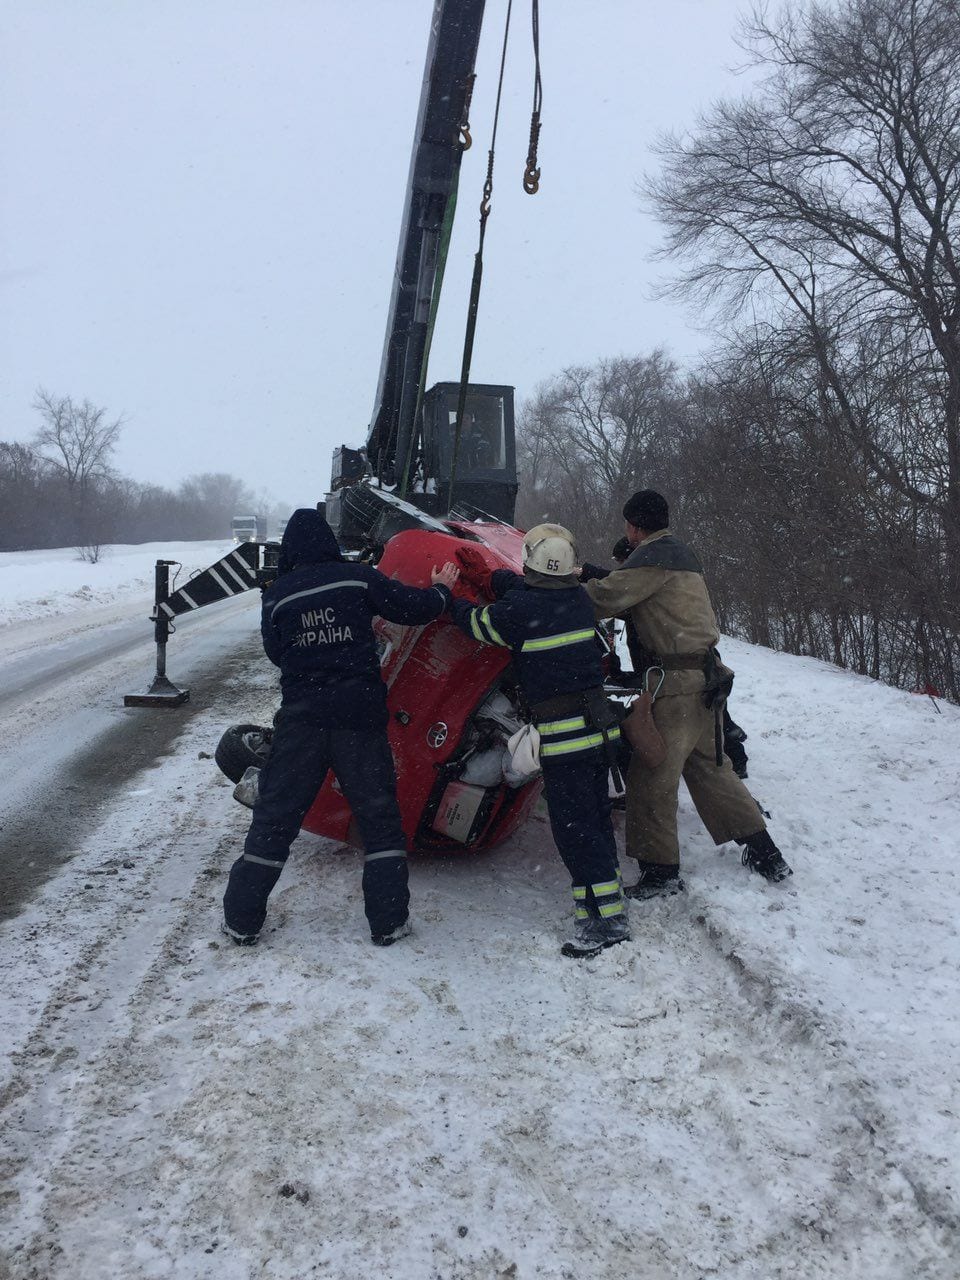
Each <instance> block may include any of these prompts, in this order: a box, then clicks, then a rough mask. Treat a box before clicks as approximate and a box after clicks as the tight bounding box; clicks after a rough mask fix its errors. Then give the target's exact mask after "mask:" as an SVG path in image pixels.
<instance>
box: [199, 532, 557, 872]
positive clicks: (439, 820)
mask: <svg viewBox="0 0 960 1280" xmlns="http://www.w3.org/2000/svg"><path fill="white" fill-rule="evenodd" d="M432 523H434V526H435V527H434V528H430V529H422V528H414V529H409V530H407V531H404V532H401V533H397V534H394V536H393V537H391V538H390V539H389V541H388V542H387V543H386V545H385V547H384V550H383V554H382V556H381V557H380V559H379V561H378V564H377V568H378V569H379V570H380V571H381V573H384V574H386V575H387V576H388V577H395V578H398V579H401V580H402V581H404V582H406V583H409V584H411V585H413V586H429V585H430V570H431V568H432V567H433V566H434V565H436V564H440V563H442V562H443V561H445V560H450V559H454V558H455V553H456V550H457V546H458V544H459V545H460V546H469V547H470V550H471V553H472V555H473V557H474V558H475V559H476V558H477V557H479V558H480V559H482V561H483V563H484V565H485V567H486V568H487V569H489V570H494V569H512V570H513V571H514V572H517V573H519V572H520V571H521V568H522V566H521V559H520V554H521V545H522V538H523V535H522V534H521V533H520V532H519V530H517V529H515V528H513V527H512V526H509V525H506V524H502V523H500V522H496V521H492V522H490V523H479V522H478V523H472V522H467V521H453V520H449V521H446V522H444V524H443V526H441V524H440V522H439V521H437V522H432ZM441 527H443V528H444V529H445V531H444V532H441V531H440V529H441ZM456 591H457V594H458V595H463V596H465V597H467V598H471V599H473V598H475V594H474V592H473V589H472V587H471V586H470V584H469V582H467V581H464V580H461V582H460V583H459V584H458V586H457V588H456ZM374 631H375V633H376V635H377V639H378V643H379V646H380V667H381V672H382V675H383V679H384V682H385V683H386V686H387V707H388V710H389V713H390V722H389V726H388V730H387V733H388V737H389V740H390V746H391V749H392V751H393V758H394V762H395V765H396V770H397V798H398V800H399V804H400V813H401V817H402V820H403V827H404V832H405V834H406V836H407V840H408V841H409V846H410V848H411V849H412V850H415V851H417V852H436V853H442V852H452V851H453V852H471V851H479V850H483V849H488V848H490V847H492V846H493V845H495V844H498V843H499V842H500V841H502V840H505V839H506V838H507V837H508V836H509V835H511V834H512V832H514V831H515V830H516V829H517V827H519V826H520V825H521V823H523V822H524V821H525V820H526V818H527V817H528V816H529V815H530V813H531V811H532V809H533V808H534V807H535V805H536V803H537V800H538V799H539V796H540V791H541V787H542V783H541V780H540V778H539V777H534V778H532V779H531V778H530V777H529V775H525V774H524V775H521V774H518V773H516V772H514V770H513V768H512V763H511V757H510V752H509V751H508V749H507V739H508V738H509V737H510V736H511V735H512V734H513V733H515V732H516V731H517V730H518V729H520V728H521V727H522V725H523V718H522V716H521V713H520V710H519V707H518V703H517V692H516V687H515V683H514V680H513V672H512V667H511V663H510V654H509V652H508V651H505V650H504V649H501V648H495V647H492V646H489V645H483V644H480V643H479V642H478V641H476V640H473V639H471V638H470V637H469V636H466V635H464V634H463V632H462V631H460V630H459V629H458V628H457V627H455V626H453V625H452V624H451V623H450V622H449V621H448V620H447V619H446V618H445V617H441V618H439V619H437V620H436V621H434V622H431V623H428V624H427V625H425V626H419V627H416V626H415V627H407V626H401V625H399V624H397V623H393V622H388V621H386V620H385V619H383V618H378V619H377V620H376V621H375V623H374ZM269 743H270V731H269V729H265V728H260V727H258V726H256V725H237V726H234V727H233V728H231V729H229V730H228V731H227V733H226V734H225V735H224V738H223V740H222V741H221V743H220V746H219V747H218V749H217V763H218V764H219V765H220V767H221V768H222V769H223V770H224V772H225V773H227V775H228V776H229V777H230V778H231V779H232V780H233V781H238V780H239V778H240V775H241V774H242V772H243V771H244V769H245V768H246V767H247V766H248V765H252V766H253V767H257V766H259V765H262V764H263V762H264V760H265V759H266V755H267V754H268V752H269ZM303 829H304V830H306V831H311V832H314V833H315V834H317V835H322V836H327V837H329V838H330V839H332V840H340V841H343V842H344V843H346V844H359V837H358V835H357V833H356V829H355V826H354V822H353V815H352V813H351V811H350V806H349V805H348V804H347V801H346V800H345V799H344V797H343V795H342V793H341V791H340V789H339V787H338V785H337V781H336V779H335V778H334V776H333V774H332V773H331V774H328V776H327V778H326V779H325V781H324V782H323V785H322V786H321V787H320V790H319V792H318V793H317V798H316V800H315V801H314V803H313V805H312V806H311V808H310V810H309V812H308V813H307V815H306V817H305V818H304V821H303Z"/></svg>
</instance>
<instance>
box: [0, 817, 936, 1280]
mask: <svg viewBox="0 0 960 1280" xmlns="http://www.w3.org/2000/svg"><path fill="white" fill-rule="evenodd" d="M232 825H233V827H234V830H235V834H238V833H239V831H240V830H241V829H242V825H243V815H242V814H239V813H238V814H235V817H234V822H233V823H232ZM544 834H545V833H544V832H543V829H542V827H541V828H540V830H539V831H537V832H534V833H533V834H532V835H531V833H530V832H528V833H527V835H526V837H525V840H526V844H525V846H524V847H521V848H520V849H518V850H514V851H512V852H507V851H505V852H503V853H502V854H501V855H499V856H497V855H495V856H494V857H492V858H490V859H488V860H483V861H481V860H462V861H461V862H459V863H458V862H456V861H455V860H448V861H447V862H442V861H436V862H418V863H416V864H415V867H414V885H415V902H416V906H417V913H418V916H419V918H420V919H423V920H427V921H429V922H430V923H429V928H428V929H425V928H423V927H422V926H421V930H420V933H419V936H418V937H417V938H415V939H413V940H411V945H409V946H407V947H405V948H404V949H402V950H401V949H400V948H397V949H396V953H394V952H393V951H391V952H389V953H382V952H374V951H373V949H372V948H369V946H367V945H366V943H365V941H364V938H363V926H362V917H361V915H360V901H359V893H358V887H359V885H358V882H359V868H358V864H357V858H356V857H354V856H353V855H344V856H336V854H335V853H332V852H331V851H330V850H329V846H327V845H326V844H325V842H321V841H315V840H313V841H311V840H310V839H306V840H302V841H301V846H300V848H298V851H297V856H296V858H295V863H294V866H293V867H291V869H290V872H289V880H287V881H285V883H284V884H282V885H281V887H280V889H278V892H277V897H276V904H275V907H274V906H272V911H271V921H272V926H273V931H272V932H270V933H269V934H268V935H267V936H266V938H265V940H264V943H263V944H262V946H261V948H259V949H257V950H254V951H238V950H233V949H231V950H229V951H225V950H223V949H222V948H220V947H219V946H217V947H212V946H211V942H212V941H213V939H212V937H211V926H212V924H213V922H214V921H215V919H216V906H217V899H218V897H219V893H220V892H221V891H222V875H223V874H224V873H225V868H226V866H227V865H228V863H229V861H230V859H231V858H232V856H233V841H232V839H231V838H227V839H225V840H224V841H223V842H222V843H221V848H220V851H219V853H218V854H217V855H216V857H214V858H213V859H212V860H211V861H209V862H208V864H207V866H206V870H207V871H214V870H215V871H216V874H215V875H214V876H208V875H206V874H204V868H202V867H201V869H200V870H199V871H198V872H197V873H196V875H195V877H194V879H193V883H192V887H191V890H190V893H189V896H188V897H187V898H186V899H185V900H184V901H183V902H181V903H180V904H177V906H176V907H171V906H169V905H167V906H166V908H164V905H163V904H164V893H165V892H169V884H168V882H167V877H168V875H169V874H170V872H169V870H168V871H166V872H162V873H161V874H160V875H159V876H158V878H157V879H156V881H155V883H154V886H153V889H152V891H151V895H150V899H149V902H148V910H149V909H156V910H158V911H159V912H160V916H159V922H160V924H161V925H162V930H161V936H160V937H158V938H157V939H156V949H155V950H154V951H153V955H152V959H149V957H148V958H147V961H148V962H146V961H145V962H144V964H142V965H141V966H140V967H139V968H131V969H127V971H126V976H124V964H125V956H126V955H127V953H128V946H129V944H130V943H131V942H132V941H134V940H135V938H136V936H137V927H136V925H135V924H133V930H132V935H131V923H132V922H130V921H129V920H127V921H126V923H124V919H123V909H122V904H119V905H120V908H121V910H120V917H119V918H118V921H117V924H118V934H117V936H115V937H113V938H112V939H108V940H107V941H106V942H105V944H104V947H103V948H101V949H100V950H99V951H98V953H97V957H98V958H99V960H100V963H101V968H100V969H99V970H96V971H92V970H91V969H90V968H89V966H88V967H87V968H84V970H83V975H84V978H85V980H86V981H87V982H92V983H93V985H94V992H95V993H98V994H99V996H101V997H102V998H103V999H104V1000H105V1002H106V1003H105V1005H104V1006H103V1007H102V1012H101V1016H100V1018H99V1019H98V1021H97V1022H96V1024H95V1026H94V1028H93V1031H92V1033H91V1034H92V1039H91V1041H90V1042H89V1043H88V1044H87V1045H86V1046H85V1049H89V1051H90V1056H89V1058H88V1060H87V1061H88V1065H87V1070H86V1072H85V1073H84V1075H83V1078H82V1079H79V1080H77V1079H75V1078H74V1079H73V1082H72V1097H71V1098H69V1099H68V1098H67V1097H66V1095H65V1094H64V1093H63V1092H62V1086H63V1084H64V1082H65V1080H66V1079H68V1077H69V1075H70V1073H69V1071H65V1069H64V1062H63V1059H62V1058H60V1060H59V1061H58V1054H59V1050H58V1051H57V1053H55V1054H53V1055H47V1057H46V1059H45V1062H46V1066H45V1068H44V1069H43V1070H44V1073H45V1083H41V1081H40V1080H38V1079H36V1078H34V1077H31V1078H30V1079H29V1080H27V1081H25V1082H24V1083H25V1086H26V1094H25V1095H21V1097H22V1098H26V1099H27V1101H25V1102H24V1105H32V1106H33V1107H34V1108H35V1113H38V1114H39V1113H41V1112H43V1111H44V1110H45V1108H47V1107H48V1106H50V1105H51V1103H55V1102H56V1100H57V1099H58V1098H60V1105H61V1108H64V1109H65V1111H64V1115H63V1116H62V1124H63V1125H64V1126H65V1131H64V1132H60V1130H59V1129H58V1133H59V1135H60V1141H59V1143H58V1149H57V1150H56V1151H55V1152H53V1151H51V1153H50V1154H51V1156H52V1159H51V1161H50V1163H49V1170H50V1171H49V1174H48V1176H47V1178H46V1185H45V1187H44V1188H42V1189H41V1188H38V1189H37V1191H36V1198H35V1200H34V1201H33V1203H32V1205H31V1212H30V1220H31V1222H32V1229H31V1230H30V1231H26V1232H24V1231H22V1230H21V1231H19V1232H17V1233H15V1234H14V1236H12V1237H11V1235H10V1233H9V1230H8V1231H7V1232H6V1233H5V1234H6V1236H7V1239H8V1240H9V1241H11V1243H15V1244H16V1245H17V1246H18V1249H17V1252H16V1254H15V1255H14V1257H13V1262H14V1265H15V1267H16V1269H15V1270H14V1271H12V1272H11V1275H12V1276H13V1277H14V1278H15V1280H21V1277H22V1278H23V1280H27V1278H30V1280H32V1278H33V1277H37V1278H39V1277H41V1276H42V1277H44V1280H57V1278H58V1277H59V1276H61V1275H62V1276H66V1275H67V1274H69V1275H70V1276H71V1277H72V1278H73V1280H84V1278H85V1277H91V1278H92V1277H94V1276H99V1275H101V1274H104V1272H103V1270H98V1268H102V1267H103V1265H104V1263H105V1262H107V1263H108V1264H109V1265H110V1266H113V1267H117V1268H119V1272H118V1273H122V1274H124V1275H125V1276H127V1277H130V1278H131V1280H139V1278H140V1277H147V1276H154V1275H162V1274H170V1275H177V1276H183V1277H193V1276H197V1277H200V1276H209V1277H211V1278H217V1280H219V1277H224V1280H226V1277H230V1280H236V1278H238V1277H243V1276H247V1275H249V1276H253V1275H261V1274H270V1275H271V1276H272V1277H278V1278H282V1280H286V1278H287V1277H290V1278H291V1280H292V1278H293V1277H297V1278H299V1277H300V1276H302V1275H306V1274H310V1273H311V1271H312V1270H313V1269H316V1270H319V1271H320V1272H321V1273H324V1274H327V1275H332V1276H341V1277H344V1280H346V1278H347V1277H353V1276H355V1275H358V1274H370V1275H372V1274H383V1275H386V1276H390V1277H398V1278H403V1280H406V1278H407V1277H409V1278H410V1280H421V1277H424V1276H427V1275H434V1274H437V1275H440V1276H442V1277H444V1280H474V1278H476V1280H480V1278H481V1277H482V1278H483V1280H488V1277H490V1276H495V1275H498V1274H502V1275H515V1276H519V1277H525V1276H543V1277H554V1276H556V1277H562V1276H577V1277H579V1276H582V1275H587V1274H589V1275H590V1276H591V1277H596V1278H597V1280H628V1278H629V1280H637V1278H639V1277H649V1280H668V1278H669V1280H681V1278H682V1280H686V1278H687V1277H690V1278H691V1280H693V1277H703V1276H722V1277H723V1280H740V1278H742V1280H748V1278H750V1280H754V1278H757V1280H759V1278H760V1277H763V1280H768V1278H769V1277H771V1276H777V1277H786V1276H793V1275H795V1276H798V1277H800V1276H803V1277H809V1276H810V1275H811V1274H815V1275H817V1276H818V1280H827V1278H829V1277H834V1276H836V1277H837V1278H838V1280H839V1277H841V1276H842V1277H844V1280H857V1278H858V1277H861V1276H862V1277H864V1278H865V1277H867V1276H870V1277H871V1280H886V1278H888V1277H889V1280H903V1277H904V1276H907V1275H910V1276H911V1277H914V1276H915V1277H918V1278H919V1277H927V1278H928V1280H941V1278H943V1280H945V1278H946V1277H947V1276H951V1277H952V1271H951V1270H948V1269H947V1268H948V1266H949V1265H950V1264H949V1257H948V1254H947V1252H946V1249H945V1244H944V1240H943V1239H942V1236H941V1234H940V1233H938V1232H936V1231H935V1230H933V1229H932V1227H931V1224H930V1222H929V1221H926V1220H925V1219H924V1215H923V1213H922V1211H921V1210H920V1209H918V1206H917V1204H916V1203H915V1199H914V1197H913V1195H912V1194H911V1192H910V1190H909V1188H908V1187H907V1186H906V1184H904V1183H903V1180H902V1179H900V1178H899V1177H898V1176H897V1173H896V1170H891V1169H890V1168H888V1167H887V1163H886V1159H885V1152H884V1151H883V1150H882V1149H880V1148H878V1146H877V1144H876V1143H875V1142H874V1141H873V1138H872V1136H871V1135H870V1134H869V1133H868V1131H867V1130H866V1129H865V1128H864V1126H863V1125H862V1124H860V1123H859V1122H858V1121H856V1120H855V1119H854V1117H853V1115H852V1113H851V1110H850V1105H849V1104H850V1097H849V1093H848V1091H847V1088H846V1080H845V1078H844V1071H845V1065H846V1064H843V1063H842V1062H840V1063H839V1064H838V1063H837V1061H835V1060H834V1059H833V1058H829V1059H825V1057H824V1053H823V1051H822V1047H821V1046H820V1044H818V1043H817V1042H815V1041H814V1039H812V1038H811V1037H810V1036H808V1035H806V1034H804V1035H792V1036H789V1037H787V1036H785V1035H784V1018H783V1017H782V1016H781V1014H780V1012H779V1011H778V1010H776V1009H775V1008H768V1007H767V1006H766V1005H764V1004H763V1003H762V1002H761V1003H760V1005H759V1006H758V1003H757V1001H756V1000H755V999H754V998H753V995H752V993H751V992H750V991H749V990H745V989H744V981H743V978H742V975H738V974H736V973H734V972H732V971H731V968H730V963H729V961H728V960H727V959H725V958H724V955H723V954H722V948H721V949H720V950H718V949H717V948H716V947H715V945H713V944H712V943H710V944H708V943H707V942H706V940H705V937H704V934H703V929H702V926H700V925H698V923H697V921H696V920H695V919H690V917H689V912H687V911H686V908H685V904H682V903H678V904H673V903H670V904H665V907H666V909H665V910H662V911H659V912H655V913H651V912H648V913H641V912H639V911H638V910H637V909H634V926H635V938H636V941H635V943H633V944H631V945H630V946H627V947H622V948H619V949H617V950H616V951H614V952H611V953H608V954H606V955H605V956H603V957H601V958H600V959H599V960H597V961H594V962H591V963H589V964H583V965H570V964H569V962H567V961H563V960H561V959H559V957H558V956H557V955H556V944H557V938H556V936H555V919H556V915H557V911H558V909H561V908H560V904H561V902H562V900H563V898H564V897H565V894H564V892H563V888H562V885H560V884H559V882H558V880H559V878H558V876H557V875H556V868H555V867H554V865H553V862H552V859H553V857H554V855H553V853H552V851H550V850H547V849H545V848H543V847H542V846H543V844H544ZM173 843H176V842H168V843H167V844H165V845H164V850H165V852H164V853H163V858H165V859H166V862H167V865H168V868H169V864H170V861H171V856H172V854H173V848H172V844H173ZM186 843H187V845H188V847H189V846H190V841H189V839H188V840H187V841H186ZM195 843H196V842H194V844H195ZM538 844H539V845H540V846H541V847H539V848H538V847H537V845H538ZM310 850H313V854H312V855H311V854H310V852H309V851H310ZM194 852H195V853H196V848H194ZM544 868H546V870H544ZM343 904H346V905H345V907H344V906H343ZM124 929H125V930H126V933H125V934H124ZM121 935H122V936H121ZM111 984H112V986H111ZM64 985H65V987H66V986H68V985H69V983H67V984H64ZM749 985H750V984H749V983H748V984H747V986H748V987H749ZM93 998H96V996H94V997H93ZM48 1017H52V1018H56V1019H59V1020H60V1028H61V1030H60V1033H59V1035H58V1036H56V1037H51V1032H50V1027H49V1026H48V1027H47V1028H46V1029H44V1028H41V1029H40V1030H39V1031H38V1033H37V1034H38V1037H40V1038H41V1039H42V1040H43V1043H48V1042H49V1040H50V1039H51V1038H53V1039H54V1040H55V1042H56V1043H57V1044H59V1045H60V1046H61V1048H62V1046H63V1045H64V1044H65V1043H67V1042H69V1040H70V1036H71V1034H73V1032H75V1031H76V1030H77V1024H78V1023H79V1022H80V1021H82V1018H83V1011H82V1010H79V1009H78V1008H76V1006H74V1007H73V1008H70V1007H67V1008H66V1009H65V1010H64V1009H63V1008H61V1007H57V1008H51V1010H50V1011H49V1015H48ZM71 1026H72V1028H73V1030H72V1031H71ZM44 1036H46V1039H43V1037H44ZM38 1042H39V1041H38ZM50 1122H51V1123H52V1124H53V1125H54V1127H56V1124H57V1116H56V1113H54V1115H53V1116H52V1117H50ZM284 1187H286V1188H288V1189H289V1194H286V1193H285V1194H281V1189H282V1188H284ZM461 1227H462V1228H465V1231H464V1234H462V1235H461V1234H460V1228H461ZM58 1250H62V1252H58Z"/></svg>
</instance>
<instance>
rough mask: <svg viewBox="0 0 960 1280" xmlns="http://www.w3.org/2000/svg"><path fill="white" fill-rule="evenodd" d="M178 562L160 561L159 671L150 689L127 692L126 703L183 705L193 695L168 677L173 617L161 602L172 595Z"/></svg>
mask: <svg viewBox="0 0 960 1280" xmlns="http://www.w3.org/2000/svg"><path fill="white" fill-rule="evenodd" d="M177 563H178V562H177V561H176V560H158V561H157V564H156V570H155V577H154V601H153V613H152V614H151V619H152V621H153V632H154V637H155V639H156V641H157V673H156V675H155V676H154V678H153V684H151V686H150V688H149V689H148V690H147V691H146V693H127V694H124V698H123V705H124V706H125V707H180V706H182V705H183V703H185V702H186V701H188V699H189V697H190V690H189V689H178V688H177V686H176V685H175V684H173V683H172V682H171V681H170V680H168V679H167V637H168V636H169V634H170V619H169V617H168V616H167V614H166V613H165V612H164V611H163V610H162V609H161V608H160V605H161V603H162V602H163V601H164V600H166V599H167V598H168V596H169V595H170V566H171V565H172V564H177Z"/></svg>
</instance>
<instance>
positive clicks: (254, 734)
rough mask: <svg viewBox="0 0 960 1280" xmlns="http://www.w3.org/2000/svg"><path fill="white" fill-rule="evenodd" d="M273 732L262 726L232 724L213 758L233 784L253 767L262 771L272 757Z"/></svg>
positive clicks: (218, 744)
mask: <svg viewBox="0 0 960 1280" xmlns="http://www.w3.org/2000/svg"><path fill="white" fill-rule="evenodd" d="M272 741H273V730H272V729H266V728H264V726H263V725H261V724H232V725H231V726H230V728H229V729H228V730H227V731H226V733H225V734H224V735H223V737H222V738H221V739H220V741H219V742H218V743H217V749H216V751H215V752H214V753H213V758H214V760H216V762H217V764H218V765H219V766H220V768H221V770H222V771H223V772H224V773H225V774H226V775H227V777H228V778H229V779H230V781H231V782H239V781H240V779H241V778H242V777H243V775H244V774H245V773H246V771H247V770H248V769H249V768H250V767H251V765H252V766H253V768H255V769H262V768H263V766H264V765H265V764H266V762H267V757H268V756H269V755H270V744H271V742H272Z"/></svg>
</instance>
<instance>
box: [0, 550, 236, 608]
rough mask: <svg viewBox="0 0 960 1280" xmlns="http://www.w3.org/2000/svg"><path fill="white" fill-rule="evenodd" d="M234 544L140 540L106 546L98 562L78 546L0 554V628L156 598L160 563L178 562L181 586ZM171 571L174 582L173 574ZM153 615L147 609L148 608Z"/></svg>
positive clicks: (150, 600) (1, 552)
mask: <svg viewBox="0 0 960 1280" xmlns="http://www.w3.org/2000/svg"><path fill="white" fill-rule="evenodd" d="M232 546H233V542H232V541H230V540H229V539H227V540H225V541H223V542H142V543H140V544H138V545H136V546H116V547H104V548H103V551H102V555H101V559H100V560H98V561H97V563H96V564H88V563H87V562H86V561H84V560H81V558H80V554H79V552H78V551H77V549H76V548H75V547H64V548H62V549H61V550H57V551H0V627H3V626H4V625H6V624H9V623H13V622H24V621H28V620H33V619H37V618H60V617H63V616H65V615H66V616H71V617H73V618H75V619H78V620H79V619H80V618H82V617H83V616H84V615H88V614H90V613H91V612H92V611H93V610H96V609H98V608H104V607H106V606H113V607H116V606H118V605H120V606H122V605H123V604H127V603H132V602H134V601H136V602H138V603H142V602H143V601H144V600H146V601H147V602H148V605H149V602H152V600H153V569H154V565H155V564H156V562H157V561H158V560H179V561H180V562H181V563H182V565H183V569H182V570H181V571H180V578H179V580H178V581H177V584H176V585H177V586H183V584H184V581H185V580H186V577H187V576H188V575H189V574H191V573H193V572H194V571H195V570H197V569H205V568H206V566H207V565H208V564H211V563H212V562H213V561H214V560H218V559H219V558H220V557H221V556H222V555H224V554H225V553H226V552H227V551H228V550H229V549H230V547H232ZM174 572H175V571H174V570H173V569H171V582H172V581H173V576H172V575H173V573H174ZM148 612H149V608H148Z"/></svg>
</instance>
